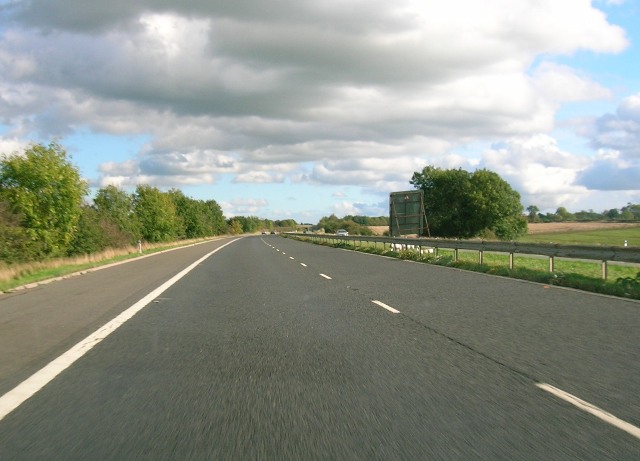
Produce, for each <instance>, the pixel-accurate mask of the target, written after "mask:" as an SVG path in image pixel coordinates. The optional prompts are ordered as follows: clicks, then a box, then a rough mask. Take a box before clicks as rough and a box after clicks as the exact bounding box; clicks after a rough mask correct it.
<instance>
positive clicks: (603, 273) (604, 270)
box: [602, 261, 607, 280]
mask: <svg viewBox="0 0 640 461" xmlns="http://www.w3.org/2000/svg"><path fill="white" fill-rule="evenodd" d="M602 280H607V261H602Z"/></svg>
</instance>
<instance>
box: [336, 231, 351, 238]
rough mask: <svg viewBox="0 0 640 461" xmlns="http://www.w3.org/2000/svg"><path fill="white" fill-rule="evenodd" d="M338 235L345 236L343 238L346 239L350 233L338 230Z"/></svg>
mask: <svg viewBox="0 0 640 461" xmlns="http://www.w3.org/2000/svg"><path fill="white" fill-rule="evenodd" d="M336 235H343V236H345V237H346V236H348V235H349V232H347V230H346V229H338V230H337V231H336Z"/></svg>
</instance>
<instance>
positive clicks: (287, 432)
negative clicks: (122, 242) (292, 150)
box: [0, 235, 640, 461]
mask: <svg viewBox="0 0 640 461" xmlns="http://www.w3.org/2000/svg"><path fill="white" fill-rule="evenodd" d="M223 245H226V246H224V247H223ZM212 251H215V252H214V253H211V252H212ZM206 255H209V256H208V257H206V258H203V257H204V256H206ZM194 263H195V264H194ZM187 268H188V271H187V270H186V269H187ZM181 271H183V272H181ZM176 274H179V276H177V277H175V278H174V279H172V277H174V276H176ZM170 279H172V280H170ZM158 287H161V288H158ZM136 306H137V307H136ZM130 309H133V310H130ZM122 312H125V313H127V312H128V314H127V315H125V314H123V315H124V317H122V318H120V320H119V321H117V322H116V324H115V326H114V324H110V323H108V322H109V321H110V320H111V319H113V318H115V317H116V316H118V315H119V314H120V313H122ZM128 317H131V318H128ZM105 324H107V326H106V327H105V328H103V329H100V327H102V326H103V325H105ZM116 327H117V328H116ZM96 330H98V333H96V334H95V335H92V333H93V332H94V331H96ZM85 338H86V339H85ZM639 339H640V303H638V302H633V301H627V300H621V299H614V298H610V297H604V296H598V295H593V294H588V293H581V292H577V291H573V290H566V289H559V288H553V287H545V286H543V285H540V284H534V283H527V282H521V281H516V280H509V279H504V278H499V277H491V276H487V275H482V274H476V273H469V272H463V271H458V270H454V269H450V268H443V267H435V266H429V265H422V264H416V263H411V262H405V261H399V260H394V259H388V258H383V257H378V256H371V255H366V254H361V253H354V252H349V251H344V250H337V249H332V248H327V247H321V246H316V245H312V244H307V243H301V242H297V241H294V240H290V239H285V238H282V237H280V236H270V235H267V236H262V237H246V238H242V239H239V240H236V241H232V240H219V241H215V242H211V243H206V244H202V245H197V246H193V247H189V248H187V249H182V250H176V251H172V252H168V253H163V254H160V255H156V256H153V257H149V258H144V259H140V260H136V261H133V262H130V263H127V264H122V265H118V266H115V267H111V268H108V269H103V270H100V271H97V272H92V273H90V274H85V275H82V276H79V277H74V278H71V279H68V280H63V281H58V282H54V283H51V284H48V285H43V286H39V287H37V288H32V289H29V290H24V291H21V292H17V293H14V294H9V295H2V296H0V395H1V396H2V397H0V418H1V419H0V460H2V461H4V460H22V459H24V460H57V459H59V460H89V459H90V460H101V459H110V460H111V459H113V460H124V459H149V460H164V459H166V460H187V459H211V460H218V459H221V460H222V459H224V460H232V459H234V460H235V459H242V460H244V459H260V460H263V459H264V460H287V459H294V460H297V459H300V460H314V459H323V460H324V459H327V460H333V459H344V460H358V459H362V460H375V459H380V460H395V459H399V460H408V459H417V460H427V459H444V460H449V459H451V460H458V459H464V460H467V459H487V460H498V459H504V460H516V459H524V460H538V459H544V460H564V459H567V460H578V459H579V460H607V459H611V460H626V459H628V460H638V459H640V429H638V428H639V427H640V353H639V352H638V340H639ZM76 344H80V345H79V346H77V347H74V345H76ZM70 349H72V350H74V351H76V352H78V351H80V352H79V353H77V354H76V355H73V354H75V352H74V353H71V352H69V353H66V354H65V351H68V350H70ZM60 356H62V357H63V358H62V359H59V358H58V357H60ZM71 356H73V357H74V358H69V357H71ZM51 363H53V364H52V365H47V364H51ZM61 363H62V364H63V365H60V364H61ZM56 366H58V367H59V369H57V371H51V370H53V369H54V368H55V367H56ZM42 370H45V371H42ZM47 370H48V371H47ZM30 377H31V378H30ZM34 377H35V378H34ZM34 380H35V381H37V380H44V381H42V382H41V384H39V385H38V386H36V387H39V386H41V387H42V388H41V389H40V390H37V389H36V390H33V389H32V391H29V392H28V389H29V384H28V383H30V382H35V381H34ZM38 382H40V381H38ZM25 383H27V384H25ZM32 387H33V385H32ZM25 389H27V390H25ZM31 393H33V395H31ZM3 408H4V410H3ZM3 411H4V413H3Z"/></svg>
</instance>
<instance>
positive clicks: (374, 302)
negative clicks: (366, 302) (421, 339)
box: [371, 299, 400, 314]
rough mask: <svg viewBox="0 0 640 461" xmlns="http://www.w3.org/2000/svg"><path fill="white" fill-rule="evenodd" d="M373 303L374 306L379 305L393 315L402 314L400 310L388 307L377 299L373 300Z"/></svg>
mask: <svg viewBox="0 0 640 461" xmlns="http://www.w3.org/2000/svg"><path fill="white" fill-rule="evenodd" d="M371 302H372V303H373V304H376V305H378V306H380V307H382V308H383V309H386V310H388V311H389V312H391V313H392V314H399V313H400V311H399V310H397V309H394V308H393V307H391V306H388V305H386V304H385V303H383V302H382V301H376V300H375V299H372V300H371Z"/></svg>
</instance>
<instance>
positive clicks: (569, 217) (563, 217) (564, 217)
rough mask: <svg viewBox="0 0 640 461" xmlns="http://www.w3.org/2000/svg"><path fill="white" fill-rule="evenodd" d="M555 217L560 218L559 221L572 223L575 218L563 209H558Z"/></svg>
mask: <svg viewBox="0 0 640 461" xmlns="http://www.w3.org/2000/svg"><path fill="white" fill-rule="evenodd" d="M556 215H557V216H559V217H560V221H573V220H574V219H575V217H574V216H573V214H572V213H570V212H569V211H568V210H567V209H566V208H565V207H563V206H561V207H558V209H557V210H556Z"/></svg>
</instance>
